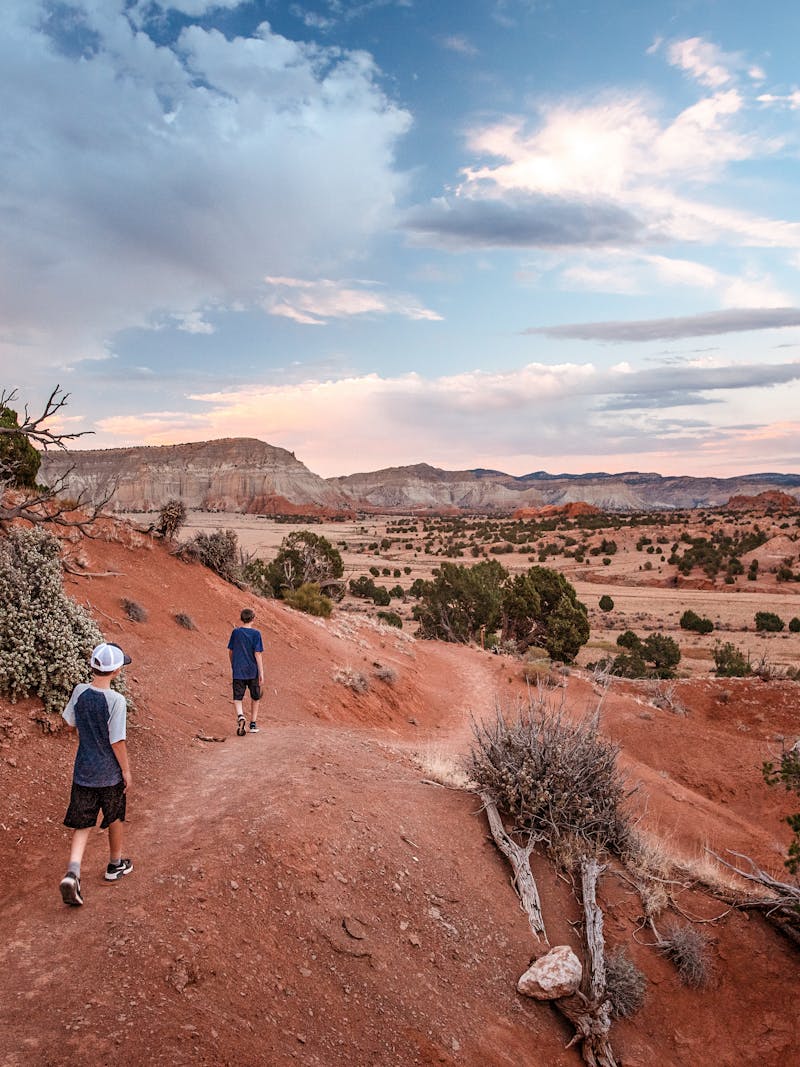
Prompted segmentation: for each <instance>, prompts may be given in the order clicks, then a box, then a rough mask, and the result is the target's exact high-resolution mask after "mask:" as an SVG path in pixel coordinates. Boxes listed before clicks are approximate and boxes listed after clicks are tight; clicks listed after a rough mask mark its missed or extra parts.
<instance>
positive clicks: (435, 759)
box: [412, 745, 475, 790]
mask: <svg viewBox="0 0 800 1067" xmlns="http://www.w3.org/2000/svg"><path fill="white" fill-rule="evenodd" d="M412 758H413V760H414V762H415V763H416V764H417V766H418V767H419V768H420V770H421V771H422V773H423V774H424V775H425V777H426V778H428V779H430V781H432V782H438V783H439V784H440V785H446V786H449V788H451V789H463V790H474V789H475V783H474V782H473V781H471V780H470V778H469V776H468V775H467V773H466V772H465V770H464V767H463V764H462V763H461V762H460V761H457V760H455V759H453V757H452V755H451V754H450V753H448V752H446V751H445V750H444V749H443V748H441V747H440V746H436V745H431V746H430V747H428V748H426V749H421V750H419V751H418V752H415V753H414V754H413V756H412Z"/></svg>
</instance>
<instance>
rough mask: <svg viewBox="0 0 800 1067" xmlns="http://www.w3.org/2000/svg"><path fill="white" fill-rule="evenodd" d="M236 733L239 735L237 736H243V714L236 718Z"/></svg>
mask: <svg viewBox="0 0 800 1067" xmlns="http://www.w3.org/2000/svg"><path fill="white" fill-rule="evenodd" d="M236 733H237V734H238V735H239V737H244V733H245V730H244V715H240V716H239V718H238V719H237V720H236Z"/></svg>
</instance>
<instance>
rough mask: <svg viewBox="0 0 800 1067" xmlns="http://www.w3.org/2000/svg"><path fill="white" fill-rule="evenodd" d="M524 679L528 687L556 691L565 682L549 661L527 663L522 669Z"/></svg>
mask: <svg viewBox="0 0 800 1067" xmlns="http://www.w3.org/2000/svg"><path fill="white" fill-rule="evenodd" d="M522 677H523V680H524V681H526V682H527V683H528V685H535V686H543V687H544V688H545V689H555V688H557V687H558V686H559V685H563V682H564V680H563V678H562V677H561V675H560V674H559V673H558V671H556V670H554V669H553V668H552V666H551V664H550V661H549V660H538V661H534V662H533V663H526V664H525V666H524V667H523V668H522Z"/></svg>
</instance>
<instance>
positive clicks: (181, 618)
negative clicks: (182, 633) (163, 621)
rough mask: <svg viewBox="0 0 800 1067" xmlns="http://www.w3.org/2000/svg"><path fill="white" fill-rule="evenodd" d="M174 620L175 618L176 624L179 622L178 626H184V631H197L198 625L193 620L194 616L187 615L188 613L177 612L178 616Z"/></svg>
mask: <svg viewBox="0 0 800 1067" xmlns="http://www.w3.org/2000/svg"><path fill="white" fill-rule="evenodd" d="M174 618H175V622H177V624H178V626H182V627H183V628H184V630H196V629H197V624H196V623H195V621H194V619H193V618H192V616H191V615H187V614H186V612H184V611H179V612H177V614H176V615H175V616H174Z"/></svg>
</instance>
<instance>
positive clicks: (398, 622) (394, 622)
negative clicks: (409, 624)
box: [378, 611, 403, 630]
mask: <svg viewBox="0 0 800 1067" xmlns="http://www.w3.org/2000/svg"><path fill="white" fill-rule="evenodd" d="M378 618H379V619H380V620H381V622H385V623H386V625H387V626H395V627H396V628H397V629H398V630H402V629H403V620H402V619H401V618H400V616H399V615H398V614H397V612H396V611H379V612H378Z"/></svg>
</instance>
